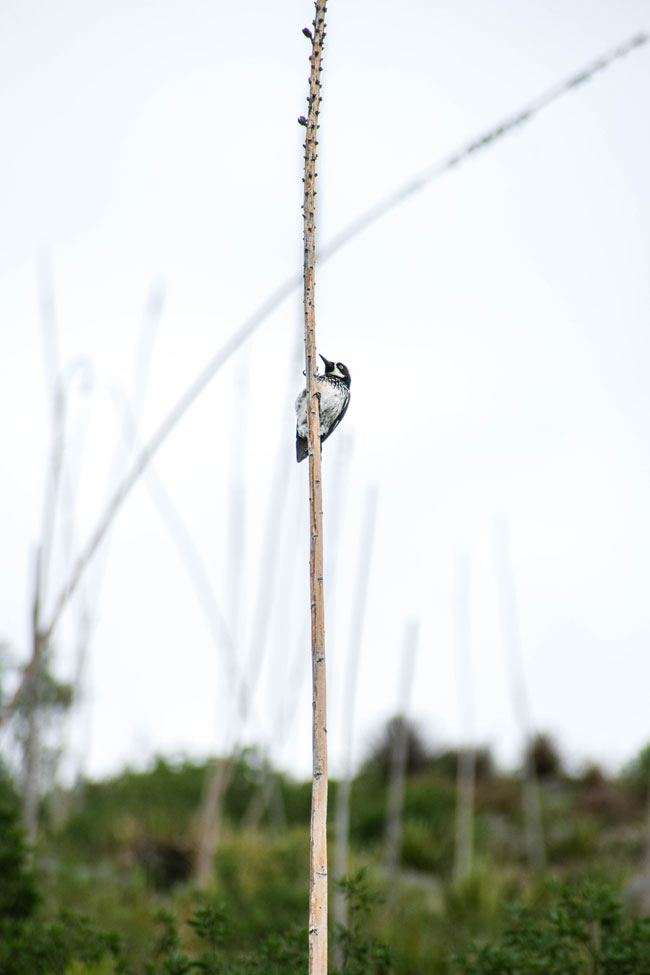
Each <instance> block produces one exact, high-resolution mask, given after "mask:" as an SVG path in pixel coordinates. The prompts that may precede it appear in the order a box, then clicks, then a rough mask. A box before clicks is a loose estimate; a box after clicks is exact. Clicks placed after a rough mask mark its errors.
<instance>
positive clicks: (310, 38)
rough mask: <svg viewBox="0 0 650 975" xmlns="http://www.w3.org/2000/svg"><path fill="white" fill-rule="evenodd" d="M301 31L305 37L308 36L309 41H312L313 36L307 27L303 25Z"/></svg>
mask: <svg viewBox="0 0 650 975" xmlns="http://www.w3.org/2000/svg"><path fill="white" fill-rule="evenodd" d="M302 32H303V34H304V35H305V37H308V38H309V40H310V41H313V39H314V36H313V34H312V32H311V31H310V29H309V27H303V29H302Z"/></svg>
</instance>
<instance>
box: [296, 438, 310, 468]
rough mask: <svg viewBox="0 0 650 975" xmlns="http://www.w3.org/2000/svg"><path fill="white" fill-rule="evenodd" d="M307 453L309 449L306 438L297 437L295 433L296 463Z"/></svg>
mask: <svg viewBox="0 0 650 975" xmlns="http://www.w3.org/2000/svg"><path fill="white" fill-rule="evenodd" d="M308 453H309V449H308V447H307V438H306V437H299V436H298V435H297V434H296V460H297V461H298V463H300V461H301V460H304V459H305V457H306V456H307V454H308Z"/></svg>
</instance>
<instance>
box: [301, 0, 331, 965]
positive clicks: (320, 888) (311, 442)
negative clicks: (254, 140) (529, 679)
mask: <svg viewBox="0 0 650 975" xmlns="http://www.w3.org/2000/svg"><path fill="white" fill-rule="evenodd" d="M325 8H326V2H325V0H316V16H315V18H314V22H313V28H314V30H313V35H312V38H311V41H312V51H311V57H310V62H311V71H310V76H309V111H308V115H307V118H306V119H301V122H302V123H303V124H305V123H306V138H305V176H304V194H305V195H304V202H303V221H304V262H303V275H304V289H305V290H304V312H305V375H306V377H307V419H308V437H307V443H308V450H309V511H310V539H311V541H310V553H309V556H310V557H309V580H310V597H311V652H312V681H313V725H312V748H313V778H312V801H311V840H310V861H309V973H310V975H326V973H327V702H326V679H325V676H326V675H325V612H324V603H323V495H322V483H321V451H320V412H319V401H318V394H317V391H316V374H317V365H316V319H315V310H314V287H315V279H314V269H315V264H316V227H315V210H316V206H315V197H316V156H317V145H318V140H317V135H318V112H319V108H320V73H321V60H322V53H323V41H324V38H325Z"/></svg>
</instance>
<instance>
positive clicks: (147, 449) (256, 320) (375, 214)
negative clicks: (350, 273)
mask: <svg viewBox="0 0 650 975" xmlns="http://www.w3.org/2000/svg"><path fill="white" fill-rule="evenodd" d="M647 41H648V35H647V34H645V33H639V34H636V35H635V36H634V37H632V38H630V39H629V40H628V41H626V42H624V43H623V44H621V45H619V46H618V47H616V48H614V49H612V50H610V51H607V52H605V53H604V54H603V55H601V56H600V57H599V58H597V59H596V60H595V61H592V62H590V63H589V64H588V65H586V66H585V67H584V68H582V69H581V70H580V71H579V72H577V74H575V75H572V76H571V77H570V78H567V79H566V80H565V81H563V82H560V83H559V84H557V85H556V86H555V87H553V88H551V89H550V90H549V91H547V92H546V93H545V94H544V95H541V96H540V97H538V98H536V99H533V100H532V101H530V102H529V103H528V104H527V105H526V106H524V108H522V109H520V110H519V111H518V112H516V113H515V114H514V115H512V116H510V117H509V118H507V119H505V120H504V121H502V122H499V123H497V124H496V125H494V126H492V127H491V128H489V129H487V130H486V131H485V132H483V133H482V134H481V135H479V136H478V137H477V138H475V139H472V140H471V141H470V142H468V143H466V144H465V145H463V146H461V147H460V148H459V149H458V150H456V151H455V152H453V153H451V154H450V155H448V156H446V157H444V158H443V159H441V160H439V161H438V162H436V163H433V164H432V165H431V166H429V167H428V168H427V169H424V170H422V172H421V173H419V174H418V175H417V176H415V177H414V178H413V179H410V180H408V181H406V182H405V183H403V184H402V185H401V186H398V187H397V189H395V190H393V191H392V192H390V193H388V194H387V195H386V196H385V197H383V198H382V199H381V200H379V201H378V202H377V203H376V204H374V205H373V206H371V207H369V208H368V209H367V210H365V211H364V212H363V213H362V214H360V216H359V217H357V218H355V219H354V220H352V221H351V222H350V223H349V224H348V226H347V227H344V228H343V230H342V231H341V232H340V233H339V234H337V235H336V236H335V237H334V238H332V240H331V241H330V242H329V244H327V245H326V246H325V247H324V248H322V249H321V250H319V251H318V255H317V256H318V260H319V261H320V262H321V263H322V262H324V261H327V260H329V258H330V257H333V256H334V254H336V253H337V252H338V251H339V250H341V248H343V247H345V245H346V244H348V243H350V241H351V240H353V239H354V238H355V237H357V236H358V235H359V234H360V233H362V232H363V231H364V230H366V229H367V228H368V227H370V226H372V224H374V223H376V222H377V221H378V220H381V219H382V217H385V216H386V214H387V213H389V212H390V211H391V210H392V209H394V208H395V207H397V206H400V205H401V204H402V203H403V202H404V201H405V200H406V199H408V198H409V197H410V196H412V195H413V194H414V193H418V192H420V190H423V189H424V188H425V187H426V186H427V185H428V184H429V183H430V182H432V181H433V180H435V179H437V178H438V177H439V176H442V175H443V174H444V173H446V172H448V171H449V170H450V169H455V168H456V167H457V166H459V165H460V164H461V163H463V162H465V160H466V159H469V157H470V156H474V155H476V154H477V153H479V152H482V151H483V150H484V149H487V148H489V147H490V146H492V145H494V144H495V143H498V142H499V141H500V140H501V139H502V138H504V136H507V135H509V134H510V133H511V132H512V131H513V130H514V129H516V128H518V127H519V126H520V125H523V124H525V123H527V122H530V121H531V120H532V119H533V118H534V117H535V116H536V115H537V114H538V113H539V112H541V111H543V110H544V109H545V108H547V107H548V106H549V105H552V104H553V103H554V102H555V101H557V100H558V99H559V98H562V97H563V96H564V95H566V94H568V93H569V92H571V91H573V90H575V89H576V88H578V87H580V86H582V85H584V84H586V83H587V82H589V81H591V79H592V78H593V77H594V76H595V75H597V74H599V73H600V72H601V71H604V70H605V69H607V68H609V67H610V65H612V64H613V63H614V62H616V61H618V60H620V59H622V58H625V57H627V55H629V54H631V53H632V52H633V51H635V50H638V49H639V48H640V47H642V46H643V45H644V44H646V43H647ZM300 281H301V277H300V275H295V276H293V277H291V278H288V279H287V280H286V281H285V282H284V283H283V284H281V285H280V286H279V287H278V288H277V289H276V290H275V291H274V292H273V294H271V295H270V296H269V297H268V298H267V300H266V301H265V302H264V303H263V304H262V305H260V307H259V308H257V309H256V310H255V311H254V312H253V313H252V314H251V315H250V316H249V317H248V318H247V319H246V321H245V322H243V324H242V325H240V327H239V328H238V329H236V330H235V331H234V332H233V334H232V335H231V336H230V338H229V339H228V340H227V341H226V342H225V344H224V345H223V346H222V347H221V348H220V349H219V351H218V352H216V353H215V355H214V356H213V357H212V359H211V360H210V361H209V362H208V363H207V365H206V366H205V367H204V368H203V369H202V370H201V372H200V373H199V375H198V376H197V377H196V379H195V380H194V382H193V383H191V384H190V386H188V388H187V389H186V390H185V393H184V394H183V395H182V396H181V398H180V399H179V400H178V402H177V403H176V404H175V405H174V406H173V407H172V409H171V410H170V412H169V413H168V414H167V416H166V417H165V418H164V420H163V421H162V423H161V424H160V426H159V427H158V429H157V430H156V432H155V433H154V434H153V436H152V437H151V439H150V440H149V442H148V443H147V444H145V446H144V447H143V448H142V450H141V452H140V453H139V454H138V456H137V457H136V459H135V461H134V463H133V466H132V467H131V470H130V471H129V472H128V474H127V475H126V476H125V478H124V480H123V481H122V482H121V484H120V485H119V487H118V488H117V489H116V491H115V493H114V494H113V496H112V498H111V500H110V501H109V503H108V504H107V506H106V508H105V509H104V511H103V513H102V515H101V517H100V519H99V521H98V523H97V526H96V528H95V531H94V532H93V534H92V535H91V537H90V539H89V540H88V542H87V544H86V546H85V548H84V549H83V551H82V552H81V553H80V555H79V557H78V559H77V562H76V563H75V565H74V566H73V568H72V571H71V573H70V576H69V578H68V579H67V581H66V583H65V585H64V586H63V588H62V590H61V592H60V594H59V598H58V600H57V602H56V604H55V606H54V610H53V611H52V614H51V616H50V620H49V623H48V625H47V626H46V627H45V628H44V630H43V631H42V633H41V638H40V639H39V640H38V641H37V642H36V644H35V646H34V648H33V652H32V657H31V659H30V660H29V662H28V663H27V665H26V667H25V669H24V670H23V673H22V676H21V679H20V681H19V684H18V687H17V688H16V690H15V691H14V693H13V694H12V696H11V697H10V698H9V700H8V701H7V703H6V704H5V706H4V707H3V708H2V710H0V726H1V725H3V724H4V723H5V722H6V721H8V720H9V718H11V716H12V715H13V713H14V712H15V710H16V708H17V706H18V703H19V701H20V698H21V696H22V694H23V692H24V691H25V688H26V687H27V684H28V683H29V681H30V679H31V677H32V676H33V674H34V672H35V670H36V669H37V667H38V664H39V661H40V656H41V651H40V648H42V647H44V646H45V645H47V643H49V641H50V639H51V637H52V634H53V632H54V630H55V628H56V626H57V624H58V622H59V618H60V616H61V614H62V612H63V610H64V609H65V607H66V605H67V603H68V600H69V599H70V597H71V596H72V595H73V593H74V592H75V590H76V588H77V586H78V584H79V581H80V579H81V576H82V574H83V573H84V571H85V568H86V566H87V565H88V563H89V562H90V560H91V559H92V557H93V556H94V554H95V552H96V551H97V549H98V547H99V545H100V543H101V542H102V540H103V539H104V536H105V535H106V532H107V531H108V529H109V527H110V525H111V523H112V521H113V518H114V517H115V515H116V514H117V512H118V511H119V509H120V508H121V507H122V505H123V503H124V501H125V500H126V498H127V497H128V495H129V494H130V493H131V490H132V489H133V487H134V486H135V485H136V484H137V482H138V480H139V479H140V476H141V474H142V472H143V471H144V470H145V468H146V467H147V466H148V464H149V463H150V461H151V459H152V457H154V455H155V454H156V453H157V451H158V450H159V448H160V447H161V446H162V444H163V443H164V442H165V440H166V439H167V437H168V436H169V434H170V433H171V432H172V430H173V429H174V428H175V427H176V425H177V424H178V423H179V422H180V421H181V420H182V418H183V417H184V416H185V414H186V413H187V411H188V410H189V408H190V407H191V406H192V405H193V403H194V402H195V400H196V399H197V398H198V397H199V396H200V394H201V393H202V392H203V390H204V389H205V388H206V386H207V385H208V383H210V382H211V380H212V379H213V378H214V377H215V376H216V374H217V373H218V372H219V370H220V369H221V367H222V366H223V365H225V363H226V362H227V361H228V360H229V359H230V357H231V356H232V355H233V354H234V353H235V352H236V351H237V349H238V348H240V346H241V345H243V343H244V342H245V341H246V340H247V339H248V338H250V336H251V335H252V334H253V333H254V332H256V331H257V329H258V328H259V327H260V325H262V323H263V322H264V321H265V320H266V319H267V318H268V317H269V315H271V314H272V312H274V311H275V310H276V309H277V308H279V307H280V305H281V304H282V303H283V301H285V300H286V299H287V298H288V297H289V296H290V295H291V293H292V292H293V291H294V290H295V289H296V288H297V287H298V286H299V285H300Z"/></svg>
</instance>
